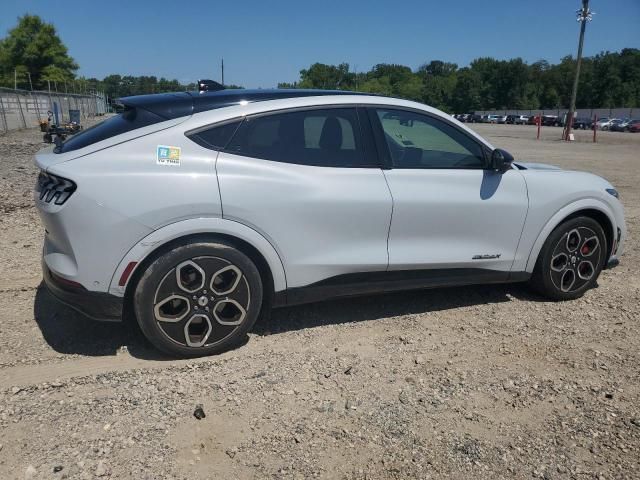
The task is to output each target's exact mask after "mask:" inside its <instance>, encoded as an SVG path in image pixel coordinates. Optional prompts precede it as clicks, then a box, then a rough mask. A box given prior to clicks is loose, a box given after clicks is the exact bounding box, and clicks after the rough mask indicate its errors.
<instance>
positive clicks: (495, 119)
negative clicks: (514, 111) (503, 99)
mask: <svg viewBox="0 0 640 480" xmlns="http://www.w3.org/2000/svg"><path fill="white" fill-rule="evenodd" d="M498 118H500V115H487V119H486V122H487V123H498Z"/></svg>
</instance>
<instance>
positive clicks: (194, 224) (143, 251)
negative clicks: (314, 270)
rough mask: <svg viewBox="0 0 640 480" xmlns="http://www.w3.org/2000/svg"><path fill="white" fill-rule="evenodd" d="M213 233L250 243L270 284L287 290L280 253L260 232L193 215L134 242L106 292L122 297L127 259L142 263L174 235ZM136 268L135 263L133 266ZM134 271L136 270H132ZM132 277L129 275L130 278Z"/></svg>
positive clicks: (214, 218)
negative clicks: (267, 270) (264, 265)
mask: <svg viewBox="0 0 640 480" xmlns="http://www.w3.org/2000/svg"><path fill="white" fill-rule="evenodd" d="M202 233H212V234H216V233H218V234H223V235H230V236H232V237H236V238H239V239H240V240H244V241H245V242H247V243H249V244H250V245H252V246H253V247H254V248H255V249H256V250H258V252H260V254H261V255H262V256H263V257H264V259H265V260H266V262H267V264H268V265H269V268H270V269H271V275H272V276H273V286H274V289H275V291H276V292H279V291H282V290H286V288H287V279H286V276H285V272H284V267H283V265H282V261H281V259H280V256H279V255H278V253H277V252H276V250H275V248H274V247H273V245H271V243H269V242H268V241H267V240H266V239H265V238H264V237H263V236H262V235H260V234H259V233H258V232H256V231H255V230H253V229H252V228H250V227H247V226H246V225H243V224H242V223H238V222H235V221H233V220H227V219H223V218H218V217H211V218H192V219H188V220H182V221H179V222H175V223H171V224H169V225H166V226H164V227H162V228H159V229H158V230H155V231H153V232H152V233H150V234H149V235H147V236H146V237H145V238H143V239H142V240H140V241H139V242H138V243H137V244H135V245H134V246H133V247H132V248H131V250H129V251H128V252H127V254H126V255H125V256H124V258H123V259H122V260H121V261H120V264H119V265H118V268H116V270H115V272H114V274H113V277H112V278H111V283H110V285H109V293H111V294H113V295H117V296H119V297H122V296H124V293H125V289H126V285H125V286H119V285H118V282H119V280H120V277H121V276H122V273H123V272H124V269H125V268H126V267H127V265H128V264H129V263H130V262H138V265H139V264H140V262H142V261H143V260H144V259H145V258H146V257H147V256H148V255H149V254H150V253H151V252H153V251H154V250H156V249H157V248H158V247H160V246H162V245H164V244H165V243H167V242H170V241H171V240H175V239H176V238H180V237H184V236H187V235H194V234H202ZM136 268H137V265H136ZM134 272H135V269H134ZM131 273H133V272H131ZM129 278H131V277H129Z"/></svg>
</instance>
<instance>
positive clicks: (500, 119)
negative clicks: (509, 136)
mask: <svg viewBox="0 0 640 480" xmlns="http://www.w3.org/2000/svg"><path fill="white" fill-rule="evenodd" d="M507 117H508V115H498V120H497V123H500V124H503V125H504V124H505V123H507Z"/></svg>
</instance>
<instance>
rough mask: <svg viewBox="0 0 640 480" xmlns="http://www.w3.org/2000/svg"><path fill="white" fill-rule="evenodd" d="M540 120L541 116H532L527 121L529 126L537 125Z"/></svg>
mask: <svg viewBox="0 0 640 480" xmlns="http://www.w3.org/2000/svg"><path fill="white" fill-rule="evenodd" d="M539 118H540V115H531V116H530V117H529V118H528V119H527V125H537V124H538V119H539Z"/></svg>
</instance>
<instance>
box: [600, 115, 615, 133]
mask: <svg viewBox="0 0 640 480" xmlns="http://www.w3.org/2000/svg"><path fill="white" fill-rule="evenodd" d="M619 121H620V119H619V118H609V117H603V118H599V119H598V121H597V122H596V128H597V129H598V130H609V128H611V125H612V124H613V123H615V122H619Z"/></svg>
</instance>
